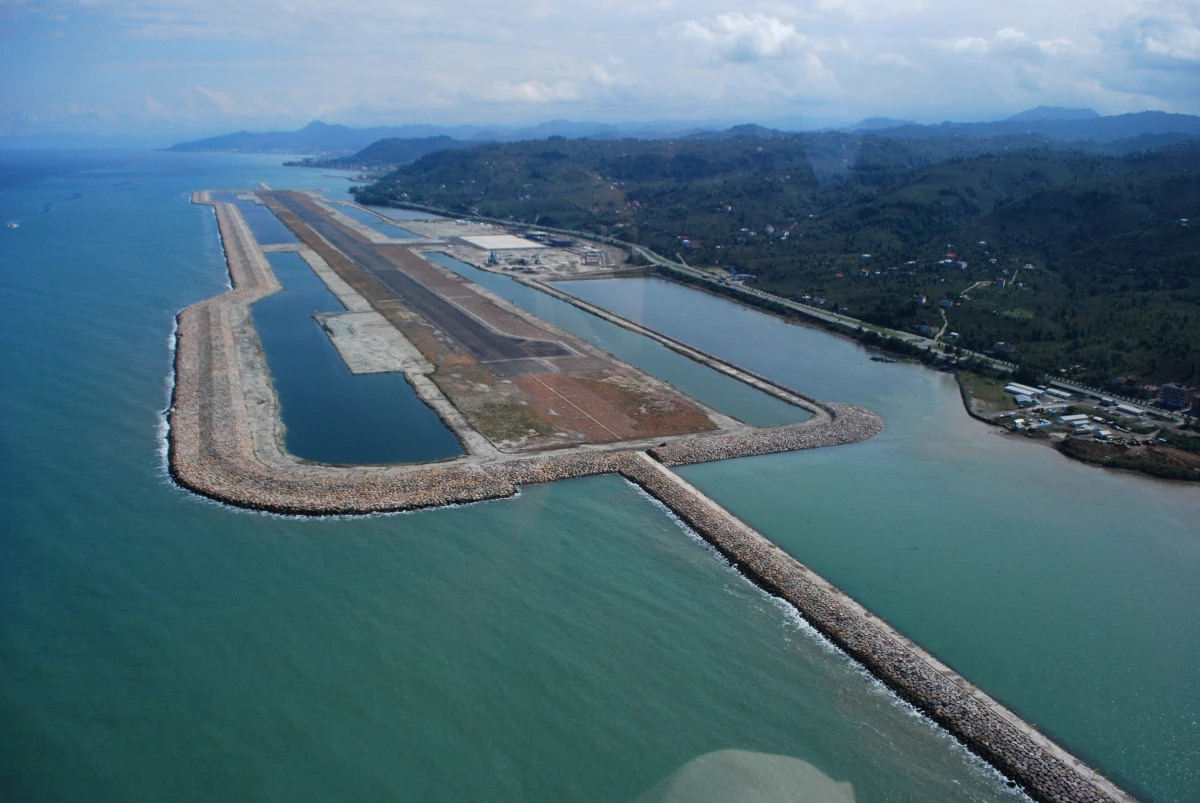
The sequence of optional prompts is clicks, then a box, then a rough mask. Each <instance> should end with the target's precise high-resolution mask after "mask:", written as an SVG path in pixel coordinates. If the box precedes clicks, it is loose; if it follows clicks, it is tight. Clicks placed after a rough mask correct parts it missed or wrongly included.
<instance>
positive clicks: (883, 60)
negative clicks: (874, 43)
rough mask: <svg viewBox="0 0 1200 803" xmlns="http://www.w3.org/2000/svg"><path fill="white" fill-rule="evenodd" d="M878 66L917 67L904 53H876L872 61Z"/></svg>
mask: <svg viewBox="0 0 1200 803" xmlns="http://www.w3.org/2000/svg"><path fill="white" fill-rule="evenodd" d="M871 60H872V61H873V62H875V63H876V64H882V65H884V66H885V67H915V66H917V65H915V64H913V63H912V61H910V60H909V58H908V57H907V56H905V55H904V54H903V53H876V54H875V56H874V57H873V58H872V59H871Z"/></svg>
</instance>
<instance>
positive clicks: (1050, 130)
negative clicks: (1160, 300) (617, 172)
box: [168, 106, 1200, 167]
mask: <svg viewBox="0 0 1200 803" xmlns="http://www.w3.org/2000/svg"><path fill="white" fill-rule="evenodd" d="M789 129H790V130H799V129H798V128H797V127H793V126H787V125H781V126H780V127H779V128H768V127H764V126H757V125H743V126H734V127H733V128H728V127H727V126H726V125H719V124H718V125H714V124H705V123H702V122H675V123H671V122H661V123H653V122H650V123H623V124H609V123H588V122H570V121H565V120H556V121H550V122H546V123H542V124H540V125H536V126H530V127H525V128H500V127H482V126H469V125H462V126H436V125H424V124H409V125H402V126H377V127H372V128H351V127H348V126H344V125H331V124H328V123H323V122H321V121H315V122H312V123H310V124H308V125H307V126H305V127H304V128H301V129H299V130H297V131H270V132H249V131H239V132H236V133H233V134H225V135H222V136H218V137H209V138H207V139H201V140H195V141H191V142H181V143H178V144H175V145H172V146H171V147H170V148H168V150H171V151H180V152H197V151H227V152H243V153H305V154H312V155H314V156H318V157H326V158H325V159H324V160H323V161H322V163H324V164H328V165H329V166H334V164H335V163H338V162H340V163H342V164H344V165H345V166H354V167H360V166H372V165H384V164H403V163H405V162H409V161H412V160H414V159H419V158H421V157H422V156H425V155H427V154H429V153H434V152H436V151H439V150H443V149H449V148H455V147H465V146H467V145H471V144H475V143H480V142H514V141H522V140H537V139H547V138H550V137H567V138H570V139H577V138H588V139H602V140H611V139H667V138H679V137H687V136H699V137H711V136H718V137H719V136H722V135H725V134H724V132H731V133H732V132H736V133H737V134H738V135H744V134H746V133H747V132H749V131H751V130H753V131H754V132H755V133H756V135H758V136H771V135H772V134H778V133H782V132H783V131H786V130H789ZM825 130H828V129H825ZM843 130H849V131H853V132H863V133H865V132H870V133H872V134H875V135H879V136H886V137H894V138H900V139H941V138H946V137H964V136H965V137H996V136H1014V135H1023V134H1025V135H1036V136H1039V137H1044V138H1046V139H1048V140H1052V141H1055V142H1086V141H1091V142H1099V143H1111V142H1114V141H1117V140H1136V138H1144V142H1143V143H1142V144H1141V147H1157V146H1160V145H1163V144H1167V143H1169V142H1173V141H1179V140H1182V139H1187V138H1190V137H1197V136H1200V117H1197V116H1193V115H1186V114H1169V113H1166V112H1137V113H1133V114H1118V115H1111V116H1101V115H1100V114H1098V113H1097V112H1095V111H1093V110H1092V109H1067V108H1062V107H1045V106H1041V107H1038V108H1035V109H1029V110H1027V111H1024V112H1020V113H1018V114H1014V115H1012V116H1011V117H1009V118H1007V119H1005V120H996V121H991V122H978V123H956V122H943V123H936V124H921V123H915V122H911V121H906V120H893V119H889V118H868V119H866V120H862V121H860V122H858V123H856V124H854V125H853V126H849V127H848V129H843ZM385 143H386V144H385ZM1135 144H1136V143H1135ZM368 146H371V147H368ZM1125 149H1127V148H1122V150H1125Z"/></svg>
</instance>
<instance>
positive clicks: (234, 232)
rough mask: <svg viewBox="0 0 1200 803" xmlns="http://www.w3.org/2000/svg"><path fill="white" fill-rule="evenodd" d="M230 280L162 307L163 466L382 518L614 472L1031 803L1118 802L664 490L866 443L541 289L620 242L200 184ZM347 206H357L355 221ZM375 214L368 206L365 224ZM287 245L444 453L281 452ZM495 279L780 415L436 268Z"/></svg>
mask: <svg viewBox="0 0 1200 803" xmlns="http://www.w3.org/2000/svg"><path fill="white" fill-rule="evenodd" d="M192 200H193V202H195V203H197V204H205V205H210V206H212V207H213V209H214V211H215V214H216V219H217V224H218V228H219V231H220V236H221V239H222V243H223V246H224V251H225V256H226V260H227V263H228V268H229V273H230V279H231V283H232V287H231V289H230V290H229V291H228V292H226V293H224V294H222V295H219V296H216V297H214V298H211V299H208V300H206V301H203V302H200V303H198V304H195V305H193V306H191V307H188V308H186V309H185V310H183V311H182V312H181V313H180V314H179V316H178V327H177V337H176V350H175V385H174V391H173V397H172V402H171V407H170V409H169V411H168V420H169V425H170V426H169V435H168V438H169V457H170V470H171V474H172V476H173V477H174V478H175V479H176V481H177V482H178V483H179V484H180V485H182V486H184V487H186V488H188V489H190V490H192V491H195V492H197V493H199V494H202V495H204V496H206V497H209V498H212V499H215V500H218V501H221V502H224V503H227V504H231V505H235V506H239V507H245V508H251V509H255V510H261V511H268V512H273V513H281V514H290V515H348V514H366V513H378V512H393V511H405V510H415V509H420V508H430V507H437V506H445V505H452V504H463V503H471V502H481V501H485V500H489V499H499V498H503V497H508V496H512V495H514V494H516V493H517V492H518V490H519V488H520V486H522V485H524V484H532V483H541V482H551V481H556V480H562V479H570V478H575V477H583V476H594V475H600V474H618V475H620V476H622V477H624V478H625V479H627V480H629V481H630V482H632V483H634V484H635V485H637V486H639V487H640V488H642V489H643V490H644V491H646V492H647V493H648V494H650V495H651V496H652V497H654V498H655V499H657V500H658V501H659V502H661V503H662V504H663V505H665V506H666V507H667V508H668V509H669V510H671V511H672V512H673V513H674V514H676V515H677V516H678V517H679V518H680V519H681V520H682V521H683V522H684V523H686V524H687V525H688V526H689V527H691V528H692V529H693V530H694V531H695V532H696V533H697V534H698V535H700V536H701V537H702V538H704V539H705V540H706V541H708V542H709V543H710V544H711V545H712V546H713V547H714V548H715V549H717V550H718V551H719V552H720V553H721V554H723V555H724V556H725V557H726V558H728V559H729V560H730V561H731V562H732V563H733V565H734V566H735V567H736V568H738V569H739V570H740V571H741V572H742V573H743V574H745V575H746V576H747V577H748V578H750V579H751V580H752V581H754V582H756V583H757V584H759V585H760V586H762V587H763V588H765V589H766V590H767V591H768V592H770V593H772V594H775V595H777V596H779V597H781V598H782V599H784V600H786V601H787V602H788V603H790V604H791V605H793V606H795V607H796V608H797V609H798V610H799V612H800V613H801V614H802V615H803V616H804V617H805V619H806V620H808V621H809V622H810V623H811V624H812V625H813V626H814V627H816V628H817V629H818V630H819V631H820V632H822V633H823V634H824V635H826V636H827V637H829V638H830V639H831V640H832V641H834V642H835V643H836V644H838V645H839V646H840V647H841V648H842V649H844V650H845V651H846V652H847V653H848V654H849V655H850V656H852V657H853V658H854V659H856V660H858V661H859V662H861V663H862V664H863V665H864V666H865V667H866V668H867V669H868V670H869V671H871V672H872V673H873V674H875V675H876V676H877V677H879V678H880V679H881V680H882V681H884V682H885V683H886V684H887V685H888V686H889V687H891V688H892V689H893V690H895V691H896V692H897V693H898V694H900V695H901V696H902V697H903V698H905V699H906V700H908V701H910V702H912V703H913V704H914V705H916V706H917V707H918V708H920V709H921V710H922V711H923V712H925V713H926V714H927V715H929V716H930V717H931V718H932V719H934V720H935V721H937V722H938V723H939V724H941V725H942V726H944V727H945V728H947V730H949V731H950V732H951V733H953V734H954V735H955V736H956V737H957V738H958V739H960V740H961V741H962V742H963V743H964V744H965V745H967V747H969V748H970V749H971V750H972V751H974V752H975V753H976V754H978V755H979V756H981V757H982V758H984V759H985V760H986V761H988V762H989V763H991V764H992V765H993V766H995V767H996V768H997V769H998V770H1000V771H1001V772H1002V773H1004V774H1005V775H1006V776H1007V777H1008V778H1010V779H1011V780H1012V781H1013V782H1014V783H1016V784H1019V785H1020V786H1021V787H1023V788H1024V789H1025V790H1026V791H1027V792H1028V793H1029V794H1030V795H1031V796H1032V797H1034V798H1035V799H1037V800H1045V801H1089V802H1093V801H1096V802H1098V801H1124V800H1131V799H1132V798H1130V797H1129V796H1128V795H1127V794H1126V793H1124V792H1123V791H1122V790H1120V789H1119V788H1118V787H1116V786H1115V785H1113V784H1112V783H1111V782H1109V781H1107V780H1106V779H1104V778H1103V777H1101V776H1100V775H1099V774H1098V773H1096V772H1095V771H1094V770H1092V769H1090V768H1089V767H1087V766H1086V765H1084V764H1083V763H1082V762H1080V761H1079V760H1078V759H1076V758H1075V757H1073V756H1072V755H1070V754H1069V753H1068V752H1067V751H1065V750H1064V749H1063V748H1061V747H1060V746H1058V745H1057V744H1055V743H1054V742H1053V741H1052V740H1050V739H1049V738H1047V737H1046V736H1044V735H1042V734H1040V733H1038V732H1037V731H1036V730H1035V729H1034V728H1032V727H1031V726H1029V725H1028V724H1026V723H1025V722H1023V721H1022V720H1021V719H1020V718H1019V717H1018V716H1017V715H1016V714H1014V713H1013V712H1011V711H1009V710H1008V709H1006V708H1004V707H1003V706H1002V705H1000V704H999V703H998V702H996V701H995V700H993V699H992V698H990V697H988V696H987V695H985V694H984V693H983V692H981V691H979V690H978V689H977V688H975V687H974V686H973V685H971V684H970V683H969V682H968V681H967V680H966V679H964V678H962V677H961V676H959V675H958V674H957V673H955V672H954V671H953V670H951V669H950V668H949V667H947V666H945V665H944V664H942V663H941V662H939V661H938V660H937V659H936V658H934V657H933V656H931V655H930V654H928V653H927V652H926V651H924V650H922V649H921V648H920V647H918V646H917V645H915V644H913V643H912V642H911V641H909V640H908V639H907V638H905V637H904V636H903V635H902V634H900V633H898V632H897V631H896V630H894V629H893V628H892V627H890V626H889V625H887V624H886V623H885V622H883V621H881V620H880V619H878V618H877V617H875V616H873V615H872V614H870V613H869V612H868V611H867V610H866V609H864V608H863V607H862V606H861V605H859V604H858V603H856V602H855V601H853V600H852V599H850V598H849V597H847V596H846V595H845V594H844V593H842V592H841V591H839V590H838V589H837V588H835V587H834V586H832V585H831V584H830V583H828V582H827V581H825V580H824V579H823V578H821V577H819V576H818V575H816V574H815V573H814V572H812V571H811V570H810V569H808V568H807V567H805V566H804V565H802V564H801V563H799V562H798V561H797V560H795V559H794V558H793V557H792V556H790V555H788V554H787V553H786V552H784V551H783V550H782V549H780V548H779V547H777V546H776V545H775V544H773V543H772V542H771V541H769V540H768V539H767V538H765V537H764V536H763V535H762V534H760V533H758V532H757V531H755V530H753V529H752V528H750V527H749V526H748V525H746V524H745V523H743V522H741V521H740V520H739V519H737V518H736V517H734V516H733V515H732V514H730V513H729V512H728V511H726V510H724V509H723V508H722V507H721V506H719V505H718V504H717V503H716V502H714V501H713V500H711V499H709V498H708V497H706V496H704V495H703V494H702V493H701V492H700V491H698V490H697V489H696V488H694V487H692V486H691V485H689V484H688V483H687V482H685V481H684V480H683V479H682V478H681V477H680V476H678V474H676V473H675V472H674V471H672V470H671V469H672V468H673V467H677V466H682V465H688V464H694V463H701V462H708V461H713V460H724V459H731V458H738V457H749V456H755V455H764V454H770V453H777V452H785V451H793V450H800V449H811V448H822V447H832V446H840V445H847V444H852V443H856V442H860V441H863V440H866V439H869V438H871V437H872V436H874V435H875V434H877V433H878V432H880V431H881V429H882V428H883V422H882V421H881V420H880V419H879V417H878V416H876V415H875V414H874V413H872V412H871V411H869V410H866V409H864V408H861V407H857V406H854V405H848V404H838V403H831V402H825V401H819V400H816V399H812V398H810V397H807V396H805V395H804V394H802V393H800V392H797V391H796V390H793V389H791V388H787V387H783V386H781V385H779V384H777V383H775V382H772V381H770V380H768V379H766V378H764V377H761V376H757V375H755V374H753V373H751V372H749V371H746V370H744V369H742V368H739V367H738V366H736V365H733V364H730V363H728V362H726V361H723V360H720V359H718V358H716V357H713V356H712V355H709V354H706V353H703V352H700V351H698V350H696V349H693V348H691V347H689V346H687V345H686V344H684V343H681V342H678V341H676V340H674V339H672V338H669V337H667V336H665V335H663V334H661V333H658V332H655V331H653V330H651V329H648V328H646V327H644V326H642V325H640V324H637V323H635V322H633V321H630V320H627V319H625V318H622V317H620V316H617V315H615V314H613V313H611V312H609V311H607V310H603V309H601V308H598V307H595V306H593V305H590V304H588V303H586V302H583V301H581V300H579V299H577V298H575V297H574V296H571V295H570V294H568V293H565V292H563V291H562V290H560V289H558V288H556V287H554V286H553V283H552V281H550V280H555V279H557V280H564V279H574V280H578V279H594V278H603V277H607V276H613V275H618V274H621V273H623V272H624V273H627V272H628V270H629V267H628V265H627V264H626V257H627V256H628V255H627V254H626V253H625V252H623V251H621V249H619V248H616V247H613V246H608V247H594V246H586V247H579V245H578V244H577V243H576V244H571V243H564V242H558V243H556V242H554V240H553V238H548V240H547V241H539V240H537V239H534V240H530V239H526V238H518V237H516V236H514V234H513V233H512V232H510V231H506V230H505V228H504V227H503V226H499V225H495V224H491V223H481V222H478V221H474V222H468V221H453V220H445V219H440V220H429V221H420V222H414V223H412V224H411V228H412V229H413V231H412V232H411V234H415V235H416V236H415V237H412V236H408V237H405V238H403V239H399V238H395V237H392V236H389V234H387V233H386V232H384V231H381V230H380V228H379V227H377V226H370V225H367V224H365V223H364V222H363V220H364V218H363V215H368V216H369V215H372V214H374V213H372V212H371V211H370V210H367V209H365V208H363V207H359V206H357V205H353V204H350V203H349V202H344V201H341V202H337V201H331V200H330V199H328V198H326V197H324V196H322V195H321V194H320V193H318V192H311V191H276V190H270V189H268V188H266V187H262V188H259V189H257V190H222V191H204V192H197V193H195V194H194V195H193V198H192ZM239 204H243V205H244V204H253V205H254V207H255V208H256V209H259V210H264V212H265V211H269V213H270V214H271V215H273V216H274V217H275V218H277V219H278V220H279V221H282V223H283V224H284V225H285V226H286V227H287V229H288V230H289V231H290V232H291V233H292V235H294V238H293V239H294V242H288V243H276V244H264V243H260V242H259V240H258V239H256V237H255V234H254V233H253V231H252V229H251V227H250V225H249V224H248V223H247V221H246V219H245V217H244V216H243V214H242V212H241V211H240V209H239ZM365 219H369V218H365ZM381 220H382V219H381ZM272 251H293V252H296V253H297V254H299V256H300V257H301V258H302V259H303V260H304V262H305V263H306V264H307V265H308V267H309V268H311V270H312V271H313V273H315V274H316V275H317V276H318V277H319V278H320V279H321V280H322V282H324V284H325V286H326V287H327V288H328V289H329V291H330V292H331V293H332V294H333V295H334V296H336V298H337V299H338V300H339V301H340V302H341V304H342V306H344V307H345V311H344V312H337V313H320V314H317V315H316V316H315V317H316V318H317V321H318V322H319V324H320V325H321V327H322V329H323V330H324V332H325V333H326V335H327V336H328V337H329V340H330V341H331V342H332V344H333V345H334V347H335V348H336V349H337V352H338V354H339V355H340V356H341V359H342V360H343V361H344V362H345V364H346V366H347V367H348V368H349V370H350V371H351V372H352V373H357V374H370V373H396V374H402V375H403V376H404V377H405V379H406V380H407V381H408V383H409V384H410V385H411V387H412V389H413V390H414V391H415V392H416V395H417V396H418V397H419V398H420V400H421V401H423V402H424V403H425V404H426V405H428V406H429V408H431V409H432V410H433V411H434V412H436V414H437V416H438V417H439V418H440V419H441V421H442V422H443V423H444V424H445V425H446V427H447V428H449V429H450V430H451V431H452V432H453V433H454V435H455V436H456V437H457V439H458V441H459V443H460V444H461V447H462V452H463V454H462V455H461V456H459V457H452V458H446V459H441V460H437V461H433V462H425V463H398V464H382V465H381V464H372V465H331V464H324V463H318V462H313V461H310V460H305V459H301V458H300V457H297V456H295V455H292V454H290V453H289V451H288V449H287V447H286V431H285V428H284V424H283V419H282V417H281V408H280V400H279V396H278V394H277V393H276V390H275V387H274V385H273V383H272V378H271V373H270V370H269V366H268V360H267V355H266V353H265V351H264V349H263V346H262V343H261V341H260V338H259V334H258V332H257V330H256V328H255V321H254V317H253V314H252V309H251V308H252V305H253V304H255V303H256V302H257V301H259V300H261V299H264V298H266V297H268V296H271V295H273V294H275V293H277V292H279V291H280V290H281V289H282V286H281V284H280V281H279V279H278V278H277V276H276V274H275V272H274V271H273V270H272V266H271V264H270V262H269V260H268V258H267V254H268V253H270V252H272ZM505 251H509V252H518V251H519V252H521V253H522V254H524V253H526V252H528V254H529V256H528V258H526V257H524V256H523V257H521V258H520V262H521V263H522V270H521V271H519V272H514V273H511V274H510V275H513V278H514V279H516V280H518V281H520V282H522V283H523V284H526V285H528V286H530V287H533V288H536V289H537V290H538V291H540V292H543V293H546V294H548V295H550V296H554V297H556V298H558V299H560V300H562V301H566V302H567V303H570V304H572V305H574V306H576V307H579V308H580V309H583V310H585V311H586V312H587V313H589V314H591V315H594V316H597V317H598V318H601V319H603V320H606V321H608V322H610V323H613V324H616V325H618V326H621V327H623V328H625V329H627V330H629V331H632V332H634V333H636V334H637V335H640V336H642V337H645V338H649V339H651V340H653V341H656V342H657V343H659V344H661V345H663V346H665V347H667V348H669V349H671V350H672V351H674V352H676V353H678V354H681V355H683V356H684V357H687V358H688V359H690V360H693V361H695V362H697V363H699V364H701V365H704V366H707V367H708V368H710V369H712V370H714V371H717V372H719V373H720V374H722V375H724V376H726V377H729V378H731V379H733V380H736V381H738V382H741V383H744V384H745V385H747V386H749V387H752V388H754V389H756V390H758V391H760V392H762V393H765V394H768V395H770V396H772V397H774V398H775V399H777V400H779V401H782V402H784V403H786V404H788V405H792V406H794V407H796V408H799V409H802V410H804V411H807V417H806V418H805V419H804V420H800V421H797V422H793V423H786V424H782V425H777V426H767V427H755V426H750V425H748V424H746V423H743V422H741V421H739V420H737V419H735V418H733V417H731V416H730V415H727V414H725V413H723V412H721V411H718V410H717V409H714V408H713V407H712V406H710V405H707V404H705V403H703V402H701V401H699V400H697V399H695V398H692V397H690V396H689V395H687V394H685V393H683V392H681V391H680V390H679V389H678V388H676V387H673V386H671V385H670V384H668V383H666V382H664V381H662V380H660V379H658V378H656V377H654V376H651V375H649V374H648V373H647V372H644V371H642V370H639V369H638V368H636V367H634V366H632V365H630V364H628V363H626V362H623V361H621V360H619V359H617V358H616V357H614V356H612V355H611V354H608V353H606V352H605V351H602V350H601V349H599V348H597V347H595V346H593V345H592V344H591V343H589V342H588V341H587V340H586V339H585V338H582V337H580V336H578V335H576V334H573V333H571V332H568V331H565V330H564V329H561V328H559V327H557V326H555V325H553V324H551V323H549V322H548V321H546V320H543V319H541V318H539V317H537V316H535V315H533V314H531V313H530V312H528V311H527V310H525V309H523V308H521V307H518V306H516V305H515V304H512V303H511V302H509V301H506V300H505V299H503V298H501V297H499V296H498V295H496V294H494V293H492V292H490V291H489V290H487V289H486V288H484V287H482V286H481V285H480V284H477V283H475V282H472V281H469V280H468V279H466V278H464V277H463V276H462V275H460V274H459V273H457V272H455V271H453V270H451V269H450V268H448V267H446V266H445V265H444V264H442V262H441V261H439V260H438V259H437V257H438V256H439V255H443V256H444V255H450V256H456V257H458V258H460V259H462V260H463V261H465V262H468V263H474V264H475V265H476V266H477V267H480V268H482V269H487V268H489V267H495V266H496V264H497V263H498V262H499V260H498V259H497V257H496V254H497V252H501V253H503V252H505Z"/></svg>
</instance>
